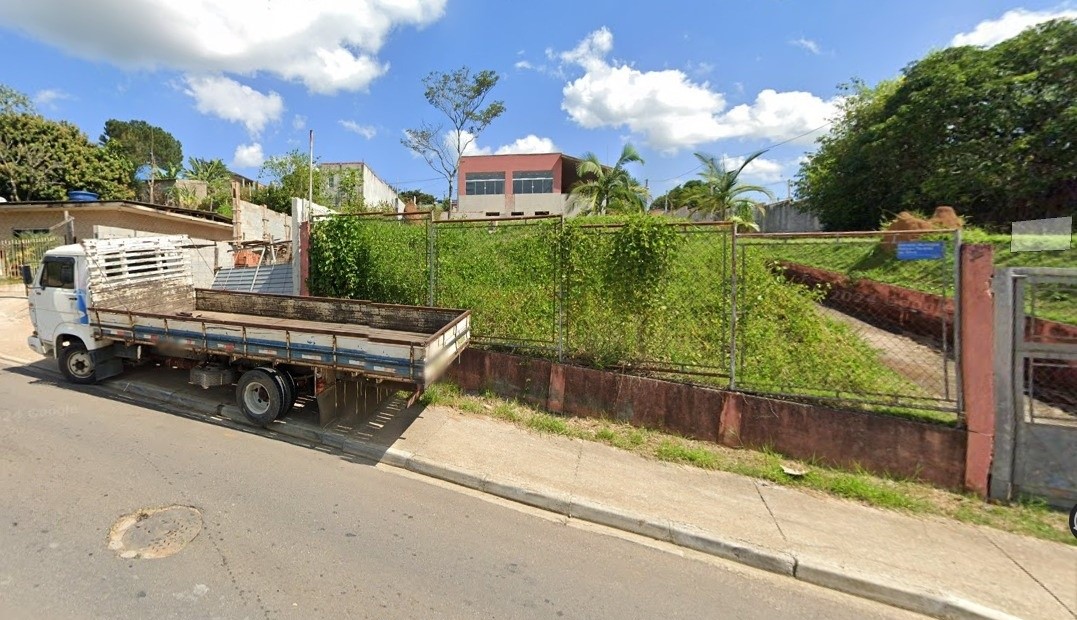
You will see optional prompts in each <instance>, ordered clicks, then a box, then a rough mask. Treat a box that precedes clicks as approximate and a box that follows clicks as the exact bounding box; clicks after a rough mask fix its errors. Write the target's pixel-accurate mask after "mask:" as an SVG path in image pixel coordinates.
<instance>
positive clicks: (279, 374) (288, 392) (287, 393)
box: [262, 366, 298, 420]
mask: <svg viewBox="0 0 1077 620" xmlns="http://www.w3.org/2000/svg"><path fill="white" fill-rule="evenodd" d="M262 370H264V371H266V372H268V373H269V374H271V375H273V378H275V379H276V380H277V381H278V382H280V389H281V393H282V394H283V395H284V400H283V401H282V405H283V409H281V412H280V415H278V416H277V419H278V420H279V419H281V418H283V417H284V416H286V415H288V413H289V412H291V410H292V405H294V404H295V398H296V396H298V393H297V391H296V385H295V379H293V378H292V375H291V373H289V372H288V371H287V370H281V369H280V368H271V367H269V366H263V367H262Z"/></svg>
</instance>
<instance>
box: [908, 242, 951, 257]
mask: <svg viewBox="0 0 1077 620" xmlns="http://www.w3.org/2000/svg"><path fill="white" fill-rule="evenodd" d="M942 256H943V243H942V241H899V242H898V244H897V258H898V260H939V259H941V258H942Z"/></svg>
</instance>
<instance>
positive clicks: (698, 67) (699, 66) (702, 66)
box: [686, 61, 714, 77]
mask: <svg viewBox="0 0 1077 620" xmlns="http://www.w3.org/2000/svg"><path fill="white" fill-rule="evenodd" d="M686 68H687V69H688V72H689V73H691V74H692V75H694V76H696V77H703V76H705V75H710V74H711V73H714V63H710V62H707V61H701V62H692V61H688V65H687V66H686Z"/></svg>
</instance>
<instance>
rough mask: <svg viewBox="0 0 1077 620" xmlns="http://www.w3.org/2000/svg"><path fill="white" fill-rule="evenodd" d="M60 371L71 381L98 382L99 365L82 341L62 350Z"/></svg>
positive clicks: (84, 383) (83, 383) (80, 382)
mask: <svg viewBox="0 0 1077 620" xmlns="http://www.w3.org/2000/svg"><path fill="white" fill-rule="evenodd" d="M59 362H60V372H61V373H62V374H63V375H64V378H65V379H67V380H68V381H70V382H71V383H78V384H81V385H90V384H93V383H97V367H96V366H95V365H94V362H93V357H92V356H91V355H90V352H89V351H87V350H86V346H85V345H83V344H81V343H74V342H73V343H71V344H70V345H68V346H66V347H64V348H63V349H61V350H60V359H59Z"/></svg>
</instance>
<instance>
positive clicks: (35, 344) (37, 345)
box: [26, 336, 48, 355]
mask: <svg viewBox="0 0 1077 620" xmlns="http://www.w3.org/2000/svg"><path fill="white" fill-rule="evenodd" d="M26 344H27V345H29V347H30V348H31V349H33V350H34V351H36V352H38V353H40V354H41V355H48V353H46V352H45V345H43V344H41V339H40V338H38V337H37V336H30V337H29V338H27V339H26Z"/></svg>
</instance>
